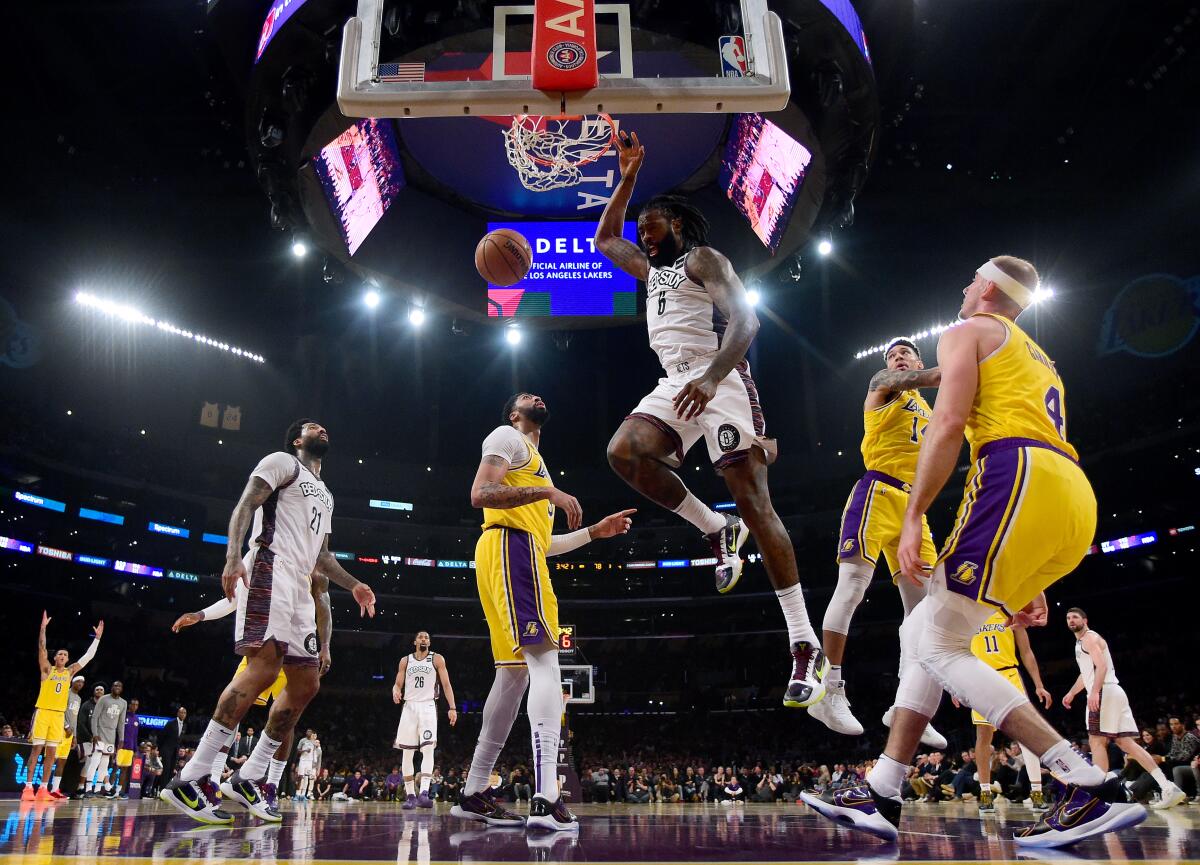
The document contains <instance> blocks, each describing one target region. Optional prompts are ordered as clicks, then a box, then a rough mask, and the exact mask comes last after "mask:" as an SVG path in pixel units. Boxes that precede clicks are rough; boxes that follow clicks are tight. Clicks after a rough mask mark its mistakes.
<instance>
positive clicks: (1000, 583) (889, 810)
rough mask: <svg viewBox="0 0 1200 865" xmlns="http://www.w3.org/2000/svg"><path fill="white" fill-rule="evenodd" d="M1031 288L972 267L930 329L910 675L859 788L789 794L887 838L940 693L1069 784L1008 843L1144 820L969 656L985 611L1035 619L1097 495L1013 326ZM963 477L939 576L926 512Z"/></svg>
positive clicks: (1002, 273)
mask: <svg viewBox="0 0 1200 865" xmlns="http://www.w3.org/2000/svg"><path fill="white" fill-rule="evenodd" d="M1037 288H1038V275H1037V270H1036V269H1035V268H1034V267H1033V265H1032V264H1030V263H1029V262H1028V261H1025V260H1023V259H1020V258H1014V257H1012V256H1008V255H1002V256H997V257H996V258H993V259H989V260H988V261H987V262H985V263H984V264H982V265H980V266H979V268H977V270H976V272H975V276H974V278H973V279H972V280H971V282H970V284H969V285H967V286H966V288H964V289H963V303H962V309H961V310H960V311H959V317H960V318H962V319H963V322H962V324H961V325H959V326H957V327H953V328H950V329H949V330H947V331H946V332H945V333H943V334H942V336H941V339H940V341H939V343H938V366H939V367H940V369H941V371H942V381H941V385H940V387H939V389H938V399H937V406H936V407H935V408H934V410H933V417H932V419H931V420H930V422H929V426H928V427H927V428H926V430H925V440H924V442H923V443H922V445H921V454H920V457H919V458H918V461H917V477H916V481H915V482H914V484H913V491H912V493H911V494H910V497H909V501H908V508H907V510H906V511H905V513H904V527H903V530H902V531H901V535H900V548H899V557H900V569H901V572H902V573H903V574H904V575H905V576H906V577H907V578H909V579H911V580H914V581H915V582H917V583H919V584H922V585H923V584H925V582H926V581H927V580H930V577H931V576H932V581H931V582H930V584H929V594H928V595H927V596H926V597H925V598H924V599H923V600H922V601H921V602H920V603H919V604H917V606H916V608H915V609H914V610H913V611H912V613H911V614H910V615H909V617H908V618H907V619H906V620H905V622H904V624H903V625H902V626H901V628H900V636H901V639H902V640H905V641H908V645H907V649H906V650H907V651H910V652H912V653H913V657H914V658H915V659H916V661H917V663H915V664H910V665H909V666H908V667H907V668H906V669H905V671H904V674H903V676H902V677H901V679H900V686H899V688H898V689H897V692H896V700H895V707H896V708H895V717H894V718H893V720H892V728H891V732H890V733H889V735H888V741H887V746H886V747H885V748H884V751H883V753H882V754H881V755H880V757H879V760H878V762H877V763H876V765H875V766H874V767H873V768H872V769H871V771H870V772H868V773H867V777H866V779H865V782H864V783H863V784H860V785H858V786H855V787H847V788H842V789H839V790H830V791H826V792H825V793H824V794H823V795H821V796H819V797H818V796H814V795H812V794H810V793H803V794H801V796H802V798H803V799H804V801H805V802H807V803H808V804H809V805H811V806H812V807H813V808H814V809H815V810H816V811H817V812H818V813H820V814H822V815H824V816H826V817H828V818H830V819H832V820H836V821H839V822H841V823H842V824H843V825H846V826H850V827H852V828H855V829H860V830H862V831H865V832H869V833H871V834H874V835H876V836H878V837H881V838H884V839H887V840H890V841H894V840H895V839H896V838H897V836H898V831H897V827H898V826H899V823H900V811H901V802H900V785H901V783H902V782H903V780H904V777H905V775H906V773H907V771H908V767H909V765H910V764H911V762H912V759H913V755H914V754H915V752H916V749H917V743H918V742H919V741H920V738H921V733H922V731H923V730H924V729H925V725H926V724H928V723H929V718H930V716H932V715H933V713H934V711H936V710H937V706H938V703H939V701H940V700H941V696H942V690H943V688H944V689H946V690H948V691H949V692H950V694H951V695H952V696H953V697H955V698H956V699H958V700H960V701H961V702H963V703H965V704H967V705H969V706H971V707H972V708H973V709H975V710H976V711H978V712H979V713H980V714H981V715H983V716H984V717H985V718H987V719H988V720H989V721H991V722H992V723H993V724H995V725H996V727H997V728H998V729H999V730H1001V731H1003V732H1004V733H1005V734H1006V735H1008V736H1009V737H1010V738H1012V739H1015V740H1016V741H1018V742H1020V743H1021V745H1022V749H1023V750H1025V751H1028V752H1030V755H1031V757H1032V755H1033V754H1037V755H1040V757H1041V760H1042V762H1043V763H1045V765H1046V767H1047V768H1048V769H1049V770H1050V771H1051V773H1053V774H1054V775H1055V777H1057V778H1058V779H1059V781H1061V782H1062V783H1063V784H1064V785H1066V787H1067V789H1066V792H1065V793H1064V798H1063V800H1062V802H1061V804H1060V806H1059V807H1058V808H1056V809H1055V810H1053V811H1051V812H1049V813H1047V814H1046V815H1045V816H1044V817H1043V818H1042V819H1041V820H1040V821H1039V822H1038V823H1036V824H1034V825H1032V826H1029V827H1027V828H1026V829H1024V830H1022V831H1021V832H1019V833H1017V835H1016V837H1015V839H1014V840H1015V842H1016V844H1017V846H1018V847H1061V846H1065V845H1067V844H1073V843H1075V842H1076V841H1079V840H1081V839H1083V838H1088V837H1091V836H1094V835H1099V834H1102V833H1105V832H1113V831H1117V830H1120V829H1123V828H1126V827H1128V826H1132V825H1135V824H1137V823H1140V822H1141V821H1142V820H1144V819H1145V818H1146V809H1145V808H1143V807H1142V806H1141V805H1138V804H1136V803H1132V802H1129V801H1128V795H1127V794H1126V792H1125V790H1124V788H1123V787H1121V785H1120V784H1119V783H1118V782H1116V781H1106V780H1105V776H1104V772H1102V771H1101V770H1100V769H1098V768H1097V767H1095V766H1093V765H1092V764H1091V763H1089V762H1088V761H1087V760H1086V759H1085V758H1084V757H1082V756H1081V755H1080V754H1079V753H1078V752H1076V751H1075V750H1074V749H1073V748H1072V747H1071V745H1070V743H1069V742H1068V741H1067V740H1066V739H1065V738H1063V736H1062V735H1061V734H1060V733H1058V732H1057V731H1056V730H1055V729H1054V728H1053V727H1051V726H1050V725H1049V724H1048V723H1047V722H1046V721H1045V719H1043V718H1042V716H1041V715H1040V714H1039V712H1038V710H1037V709H1036V708H1035V707H1034V706H1033V705H1032V704H1031V703H1030V702H1029V698H1028V697H1027V696H1026V695H1025V694H1022V693H1020V692H1019V691H1017V690H1016V689H1015V688H1013V686H1012V685H1011V684H1010V683H1009V682H1008V681H1006V680H1005V678H1004V676H1003V675H1001V674H1000V673H999V672H997V671H996V670H993V669H991V668H990V667H989V666H988V665H987V664H985V663H984V662H983V661H981V660H979V659H978V658H976V657H975V656H974V655H973V654H971V639H972V637H973V636H974V635H975V634H976V632H978V630H979V628H980V626H982V625H983V624H984V623H985V622H986V621H987V620H988V619H989V618H990V617H991V616H992V615H993V614H994V613H995V612H996V611H997V610H1000V611H1002V612H1004V613H1005V614H1006V615H1007V616H1008V617H1010V618H1011V619H1013V620H1014V621H1016V622H1017V623H1018V624H1022V625H1031V624H1043V623H1044V622H1045V621H1046V615H1047V608H1046V598H1045V594H1044V590H1045V589H1046V588H1047V587H1049V586H1051V585H1053V584H1054V583H1056V582H1057V581H1058V580H1059V579H1061V578H1062V577H1063V576H1065V575H1066V574H1068V573H1070V572H1071V571H1072V570H1074V568H1075V567H1076V566H1077V565H1078V564H1079V562H1080V561H1081V560H1082V559H1083V557H1084V555H1085V554H1086V553H1087V550H1088V547H1089V546H1090V545H1091V543H1092V538H1093V535H1094V534H1095V530H1096V497H1095V495H1094V494H1093V493H1092V488H1091V484H1089V483H1088V479H1087V477H1085V476H1084V474H1083V471H1082V470H1081V469H1080V467H1079V463H1078V454H1077V453H1076V451H1075V448H1074V447H1072V446H1071V444H1070V443H1069V442H1068V441H1067V438H1066V407H1065V402H1064V387H1063V381H1062V378H1061V377H1060V376H1059V374H1058V370H1057V369H1056V368H1055V366H1054V363H1053V362H1052V361H1051V360H1050V357H1049V356H1048V355H1047V354H1046V352H1045V351H1043V350H1042V348H1041V347H1040V346H1039V345H1037V343H1035V342H1034V341H1033V340H1032V339H1030V338H1029V336H1028V335H1027V334H1026V333H1025V332H1024V331H1023V330H1021V328H1020V327H1018V326H1017V323H1016V319H1017V316H1018V315H1020V314H1021V311H1022V310H1024V309H1025V308H1026V307H1028V306H1029V305H1030V304H1031V303H1032V302H1033V298H1034V292H1035V291H1036V290H1037ZM964 434H965V435H966V439H967V442H968V443H969V444H970V448H971V469H970V471H969V472H968V474H967V478H966V488H965V490H964V497H963V502H962V505H961V506H960V507H959V512H958V519H957V521H956V522H955V524H954V529H953V531H952V532H951V533H950V536H949V537H948V538H947V539H946V543H945V545H944V546H943V548H942V552H941V555H940V556H939V557H938V560H937V563H936V567H934V564H933V563H930V562H927V561H925V560H924V559H922V557H921V546H922V537H923V532H922V517H923V516H924V515H925V512H926V511H927V510H928V509H929V506H930V504H932V503H933V500H934V498H935V497H936V496H937V494H938V492H939V491H940V490H941V488H942V487H943V486H944V485H945V483H946V481H947V480H948V479H949V478H950V475H951V474H952V473H953V472H954V467H955V465H956V464H957V462H958V456H959V452H960V451H961V450H962V439H963V435H964Z"/></svg>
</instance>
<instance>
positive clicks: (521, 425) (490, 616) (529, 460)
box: [450, 393, 635, 830]
mask: <svg viewBox="0 0 1200 865" xmlns="http://www.w3.org/2000/svg"><path fill="white" fill-rule="evenodd" d="M549 415H550V412H549V410H548V409H547V408H546V403H545V402H544V401H543V400H542V398H541V397H540V396H537V395H535V394H531V393H518V394H514V395H513V396H511V397H509V399H508V401H507V402H506V403H505V404H504V410H503V412H502V413H501V418H502V421H503V422H502V423H501V425H500V426H499V427H497V428H496V429H495V430H493V431H492V432H491V434H489V435H488V437H487V438H486V439H484V441H483V459H482V460H481V461H480V463H479V470H478V471H477V472H476V473H475V480H474V482H473V483H472V484H471V506H472V507H475V508H483V534H482V535H481V536H480V538H479V541H478V542H477V543H476V545H475V577H476V580H477V581H478V586H479V600H480V601H481V602H482V604H483V612H484V615H485V617H486V618H487V623H488V630H489V632H490V633H491V640H492V658H493V660H494V661H495V664H496V678H495V681H494V682H493V683H492V689H491V691H490V692H489V693H488V696H487V700H486V701H485V702H484V704H483V723H482V726H481V728H480V731H479V741H478V743H477V744H476V745H475V754H474V756H473V757H472V758H471V768H470V771H469V772H468V774H467V780H466V783H465V785H464V787H463V795H462V800H461V801H460V802H459V804H457V805H455V806H454V807H453V808H452V809H451V810H450V813H451V814H453V815H454V816H456V817H465V818H467V819H470V820H478V821H480V822H483V823H487V824H488V825H491V826H520V825H521V824H522V823H523V822H526V821H523V820H522V819H521V817H520V816H518V815H516V814H513V813H511V812H509V811H506V810H505V809H503V808H501V807H500V806H498V805H497V804H496V802H495V800H494V799H493V798H492V797H490V796H488V795H487V794H486V793H485V791H486V790H487V788H488V779H489V777H490V776H491V773H492V769H493V768H494V767H495V765H496V758H498V757H499V756H500V751H501V749H503V748H504V743H505V742H506V741H507V740H508V735H509V733H510V732H512V725H513V722H515V721H516V719H517V710H518V709H519V708H520V707H521V697H522V695H523V694H524V693H525V688H526V686H528V688H529V699H528V700H527V702H526V707H525V708H526V712H527V714H528V715H529V727H530V733H531V736H532V744H533V764H534V783H535V788H534V791H533V792H534V795H533V797H532V801H531V802H530V804H529V820H528V822H527V823H526V825H527V826H528V827H529V828H536V829H550V830H559V829H577V828H578V826H579V823H578V821H577V820H576V819H575V815H573V814H572V813H571V812H570V811H569V810H568V809H567V806H566V805H565V804H564V803H563V801H562V797H561V796H560V795H559V789H558V744H559V731H560V729H561V721H562V712H563V697H562V680H561V676H560V673H559V668H558V648H559V643H558V641H559V638H560V633H559V627H558V598H557V597H556V596H555V594H554V586H553V585H551V583H550V572H549V570H548V569H547V567H546V557H547V556H557V555H561V554H562V553H569V552H571V551H572V550H574V549H577V548H579V547H581V546H583V545H584V544H586V543H589V542H590V541H594V540H596V539H597V538H611V537H612V536H613V535H623V534H625V533H626V532H628V531H629V527H630V525H631V521H630V519H629V517H630V515H631V514H633V513H635V511H633V510H626V511H621V512H619V513H615V514H612V515H610V516H607V517H605V518H604V519H602V520H601V521H600V522H598V523H596V524H595V525H592V526H588V527H587V528H580V527H581V526H582V524H583V509H582V508H580V506H579V502H578V501H577V500H576V499H575V497H574V496H572V495H568V494H567V493H565V492H563V491H562V490H560V489H558V488H557V487H555V486H554V481H553V480H551V477H550V470H549V469H548V468H547V467H546V462H545V460H543V459H542V455H541V453H539V452H538V448H539V446H540V445H541V441H542V427H543V426H544V425H545V423H546V419H547V418H548V417H549ZM556 508H561V509H562V510H564V511H566V514H567V526H568V528H570V530H571V531H570V532H569V533H567V534H564V535H551V531H552V530H553V528H554V511H555V509H556Z"/></svg>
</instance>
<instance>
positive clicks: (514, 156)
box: [504, 114, 616, 192]
mask: <svg viewBox="0 0 1200 865" xmlns="http://www.w3.org/2000/svg"><path fill="white" fill-rule="evenodd" d="M572 133H574V134H572ZM615 134H616V128H615V127H614V125H613V121H612V118H611V117H609V116H608V115H607V114H599V115H596V116H594V117H587V116H581V117H541V116H538V115H533V114H518V115H516V116H515V117H513V121H512V126H510V127H509V128H508V130H507V131H506V132H505V133H504V150H505V153H506V154H507V156H508V164H509V165H511V166H512V167H513V168H514V169H516V172H517V177H519V178H520V179H521V185H523V186H524V187H525V188H526V189H528V190H530V191H532V192H549V191H550V190H551V189H562V188H563V187H564V186H574V185H575V184H576V183H578V182H579V180H580V177H581V176H582V175H581V172H580V170H579V169H580V167H581V166H584V165H588V164H589V163H592V162H595V161H596V160H597V159H599V158H600V157H601V156H603V155H604V154H605V153H607V152H608V148H609V147H611V146H612V141H613V136H614V135H615Z"/></svg>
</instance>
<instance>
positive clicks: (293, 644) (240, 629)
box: [233, 547, 319, 667]
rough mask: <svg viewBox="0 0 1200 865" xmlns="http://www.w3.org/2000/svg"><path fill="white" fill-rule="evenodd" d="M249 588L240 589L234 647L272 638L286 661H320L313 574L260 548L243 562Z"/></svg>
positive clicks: (251, 645)
mask: <svg viewBox="0 0 1200 865" xmlns="http://www.w3.org/2000/svg"><path fill="white" fill-rule="evenodd" d="M243 561H244V563H245V565H246V571H247V573H249V574H250V588H249V589H248V590H247V591H244V592H239V593H238V608H237V623H236V624H235V626H234V632H233V634H234V648H235V650H236V651H237V652H239V653H240V654H245V652H244V651H243V649H248V648H258V647H259V646H263V645H266V644H267V643H270V642H275V643H278V644H279V645H281V646H283V647H284V659H283V662H284V663H285V664H301V665H304V666H311V667H315V666H316V665H317V652H318V649H319V645H318V641H317V605H316V603H315V602H314V601H313V597H312V594H311V591H310V589H311V582H310V577H309V575H308V574H306V573H301V572H300V569H299V568H297V567H296V566H295V565H293V564H292V563H291V562H289V561H287V560H286V559H283V558H281V557H279V556H276V555H275V553H273V552H272V551H271V550H269V549H266V548H263V547H257V548H255V549H252V550H251V551H250V552H249V553H247V554H246V558H245V559H244V560H243Z"/></svg>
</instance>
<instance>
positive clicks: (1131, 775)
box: [1121, 727, 1167, 781]
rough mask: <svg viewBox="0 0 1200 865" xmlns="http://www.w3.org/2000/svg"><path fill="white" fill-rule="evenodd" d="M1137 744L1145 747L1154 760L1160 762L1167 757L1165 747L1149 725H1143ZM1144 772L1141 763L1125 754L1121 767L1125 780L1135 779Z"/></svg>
mask: <svg viewBox="0 0 1200 865" xmlns="http://www.w3.org/2000/svg"><path fill="white" fill-rule="evenodd" d="M1138 744H1139V745H1141V746H1142V747H1143V748H1145V749H1146V753H1147V754H1149V755H1150V756H1151V757H1153V758H1154V762H1155V763H1158V764H1160V765H1161V764H1162V762H1163V761H1164V760H1165V759H1167V749H1166V748H1164V747H1163V745H1162V743H1161V742H1159V741H1158V736H1156V735H1154V731H1153V730H1151V729H1150V728H1149V727H1143V728H1142V733H1141V736H1139V737H1138ZM1145 773H1146V770H1145V769H1143V768H1142V764H1141V763H1139V762H1138V761H1137V760H1135V759H1133V758H1132V757H1130V756H1129V755H1128V754H1126V755H1125V767H1124V768H1123V769H1121V777H1122V778H1124V779H1125V780H1126V781H1136V780H1137V779H1138V778H1140V777H1142V775H1144V774H1145Z"/></svg>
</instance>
